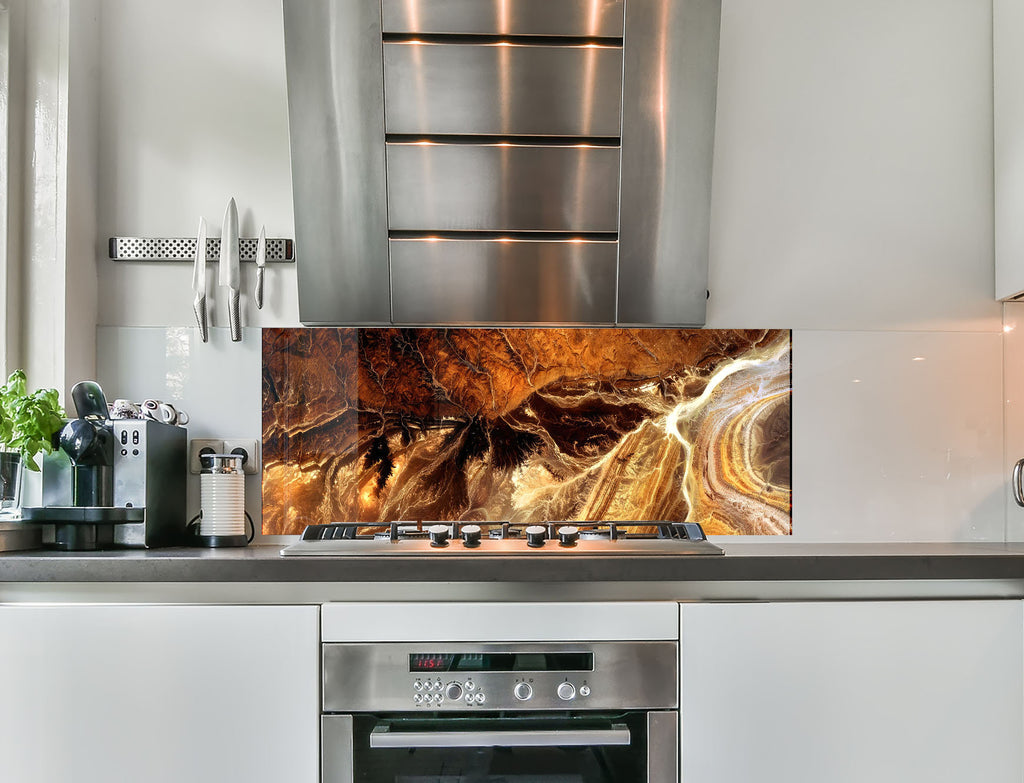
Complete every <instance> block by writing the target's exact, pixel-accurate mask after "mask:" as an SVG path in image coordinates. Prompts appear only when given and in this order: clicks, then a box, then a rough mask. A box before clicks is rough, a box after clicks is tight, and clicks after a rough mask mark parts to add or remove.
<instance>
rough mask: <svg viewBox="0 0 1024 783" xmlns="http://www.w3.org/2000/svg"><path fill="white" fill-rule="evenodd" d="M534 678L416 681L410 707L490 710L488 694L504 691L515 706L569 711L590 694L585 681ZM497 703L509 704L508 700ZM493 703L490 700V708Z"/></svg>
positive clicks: (580, 706) (418, 679)
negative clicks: (560, 706) (560, 705)
mask: <svg viewBox="0 0 1024 783" xmlns="http://www.w3.org/2000/svg"><path fill="white" fill-rule="evenodd" d="M537 674H540V673H537ZM537 674H535V675H534V676H530V677H525V676H524V677H514V678H509V677H500V676H499V677H493V676H490V677H479V676H478V677H477V678H476V679H474V678H472V677H470V678H468V679H455V680H451V679H447V678H443V677H437V678H429V677H428V678H420V677H417V678H416V679H414V680H413V681H412V688H411V690H410V704H411V705H412V706H413V707H421V708H426V709H439V708H442V707H444V708H448V709H451V708H452V707H459V706H462V705H465V706H466V707H468V708H473V707H482V708H486V707H488V706H491V705H489V704H488V692H490V693H492V694H496V693H500V694H502V695H503V696H505V695H507V694H505V693H504V691H509V690H510V692H511V696H512V698H513V699H514V700H515V702H517V705H516V706H518V707H521V708H524V709H525V708H533V709H539V708H540V707H541V706H555V705H556V704H559V703H561V704H562V706H565V707H568V706H569V705H568V704H567V702H573V701H577V700H578V701H580V702H582V701H585V700H586V699H587V698H588V697H589V696H590V695H591V693H592V692H593V691H592V689H591V687H590V685H589V683H588V680H587V678H586V677H583V678H575V679H568V678H565V679H561V680H559V679H558V675H555V676H554V677H545V676H537ZM545 674H547V673H545ZM499 701H502V702H508V699H507V698H503V699H499ZM494 703H496V702H495V701H494V700H492V702H491V704H494ZM538 705H540V706H538ZM577 706H578V707H579V708H580V709H586V706H587V705H586V704H582V703H581V704H579V705H577Z"/></svg>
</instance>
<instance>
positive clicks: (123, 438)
mask: <svg viewBox="0 0 1024 783" xmlns="http://www.w3.org/2000/svg"><path fill="white" fill-rule="evenodd" d="M71 397H72V400H73V401H74V404H75V410H76V413H77V414H78V418H76V419H71V420H70V421H68V423H67V424H66V425H65V426H64V428H63V429H62V430H61V432H60V439H59V443H60V447H59V448H58V449H55V450H54V452H53V453H52V454H49V455H47V456H46V457H44V458H43V485H42V500H43V505H42V506H40V507H38V508H23V509H22V518H23V519H24V520H25V521H26V522H34V523H38V524H42V525H44V527H43V543H46V544H50V545H52V546H54V547H56V548H57V549H66V550H89V549H105V548H111V547H159V546H174V545H177V544H181V543H183V540H184V535H185V523H186V505H185V503H186V499H185V482H186V473H187V467H188V462H187V460H188V453H187V442H188V434H187V431H186V430H185V428H184V427H180V426H176V425H173V424H165V423H163V422H159V421H154V420H152V419H111V418H110V412H109V410H108V408H107V401H106V398H105V397H104V395H103V391H102V389H100V387H99V385H98V384H96V383H95V382H93V381H82V382H81V383H78V384H76V385H75V387H74V388H73V389H72V390H71Z"/></svg>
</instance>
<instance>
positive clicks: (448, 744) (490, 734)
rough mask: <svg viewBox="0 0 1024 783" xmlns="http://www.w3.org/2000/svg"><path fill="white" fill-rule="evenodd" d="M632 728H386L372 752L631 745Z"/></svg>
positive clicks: (379, 729)
mask: <svg viewBox="0 0 1024 783" xmlns="http://www.w3.org/2000/svg"><path fill="white" fill-rule="evenodd" d="M630 741H631V740H630V735H629V727H628V726H626V725H624V724H618V723H616V724H613V725H612V727H611V728H609V729H566V730H564V731H520V730H513V731H395V732H392V731H391V728H390V726H388V725H387V724H382V725H378V726H376V727H374V729H373V731H371V732H370V747H371V748H545V747H547V748H550V747H560V746H561V747H565V746H570V745H571V746H593V745H628V744H629V743H630Z"/></svg>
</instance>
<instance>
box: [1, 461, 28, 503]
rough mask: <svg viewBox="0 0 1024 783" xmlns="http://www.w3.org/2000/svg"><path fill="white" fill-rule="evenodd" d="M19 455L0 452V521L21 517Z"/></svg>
mask: <svg viewBox="0 0 1024 783" xmlns="http://www.w3.org/2000/svg"><path fill="white" fill-rule="evenodd" d="M22 470H23V466H22V464H21V454H19V453H18V452H16V451H0V519H10V518H18V517H20V516H21V474H22Z"/></svg>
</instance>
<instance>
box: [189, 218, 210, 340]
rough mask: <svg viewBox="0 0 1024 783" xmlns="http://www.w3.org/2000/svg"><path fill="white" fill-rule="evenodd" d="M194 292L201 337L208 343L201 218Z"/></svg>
mask: <svg viewBox="0 0 1024 783" xmlns="http://www.w3.org/2000/svg"><path fill="white" fill-rule="evenodd" d="M192 290H193V291H195V292H196V298H195V299H193V300H192V309H193V310H194V311H195V313H196V323H198V324H199V336H200V337H202V338H203V342H204V343H205V342H208V341H209V339H210V332H209V329H208V328H207V320H206V218H204V217H201V218H199V235H198V236H197V237H196V261H195V265H194V266H193V267H192Z"/></svg>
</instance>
